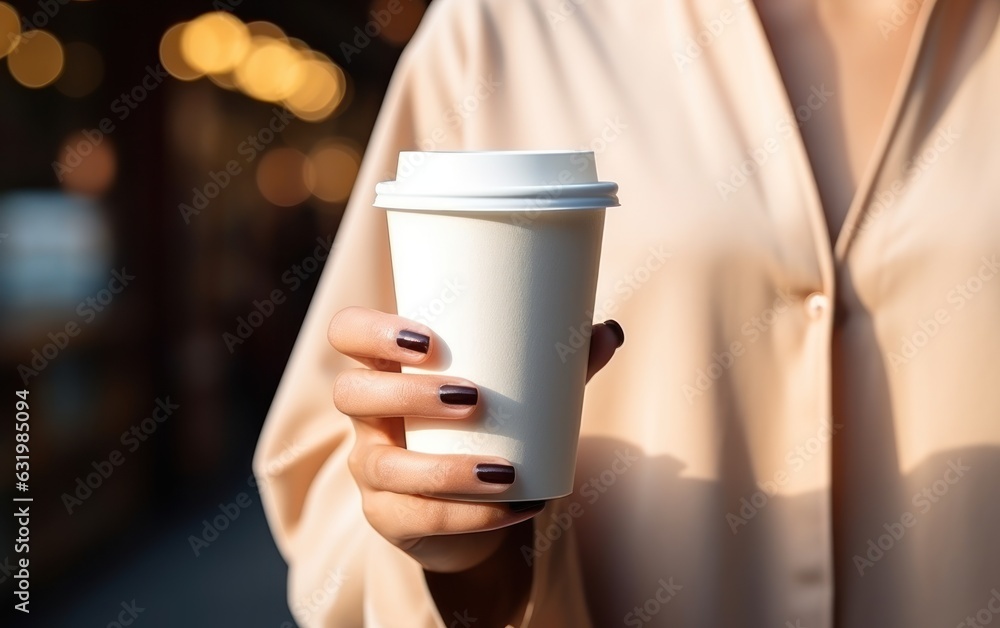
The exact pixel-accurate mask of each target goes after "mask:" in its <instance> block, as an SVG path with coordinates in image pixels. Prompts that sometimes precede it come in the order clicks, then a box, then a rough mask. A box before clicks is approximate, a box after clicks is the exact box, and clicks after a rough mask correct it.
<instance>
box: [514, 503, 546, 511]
mask: <svg viewBox="0 0 1000 628" xmlns="http://www.w3.org/2000/svg"><path fill="white" fill-rule="evenodd" d="M544 507H545V501H544V500H542V501H534V502H510V510H511V512H528V511H529V510H541V509H542V508H544Z"/></svg>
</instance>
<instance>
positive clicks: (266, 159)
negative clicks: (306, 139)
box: [257, 148, 309, 207]
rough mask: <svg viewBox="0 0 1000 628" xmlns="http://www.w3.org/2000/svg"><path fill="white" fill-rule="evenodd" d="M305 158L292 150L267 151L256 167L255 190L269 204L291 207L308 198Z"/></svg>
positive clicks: (277, 149)
mask: <svg viewBox="0 0 1000 628" xmlns="http://www.w3.org/2000/svg"><path fill="white" fill-rule="evenodd" d="M305 164H306V156H305V155H303V154H302V153H301V152H299V151H297V150H295V149H294V148H276V149H274V150H272V151H268V152H267V153H266V154H265V155H264V156H263V157H261V159H260V163H259V164H258V165H257V188H258V189H259V190H260V193H261V194H262V195H263V196H264V198H265V199H267V200H268V201H269V202H270V203H273V204H275V205H278V206H280V207H292V206H293V205H298V204H299V203H301V202H302V201H304V200H306V199H307V198H309V188H307V187H306V182H305V177H304V172H305Z"/></svg>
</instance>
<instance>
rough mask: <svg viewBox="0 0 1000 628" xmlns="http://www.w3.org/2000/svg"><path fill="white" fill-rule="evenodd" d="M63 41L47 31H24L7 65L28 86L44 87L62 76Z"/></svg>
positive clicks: (18, 80) (14, 75)
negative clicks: (60, 41)
mask: <svg viewBox="0 0 1000 628" xmlns="http://www.w3.org/2000/svg"><path fill="white" fill-rule="evenodd" d="M64 59H65V56H64V54H63V48H62V44H60V43H59V40H58V39H56V38H55V35H53V34H52V33H49V32H48V31H41V30H33V31H25V32H24V33H23V34H22V35H21V39H20V41H19V42H18V44H17V47H16V48H14V50H13V52H11V53H10V56H9V57H7V67H8V68H10V73H11V75H13V77H14V79H15V80H16V81H17V82H18V83H20V84H21V85H24V86H25V87H36V88H37V87H45V86H46V85H48V84H50V83H52V82H53V81H55V80H56V79H57V78H59V74H60V72H62V69H63V61H64Z"/></svg>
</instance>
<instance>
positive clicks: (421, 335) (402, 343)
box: [327, 306, 438, 364]
mask: <svg viewBox="0 0 1000 628" xmlns="http://www.w3.org/2000/svg"><path fill="white" fill-rule="evenodd" d="M327 339H328V340H329V341H330V344H331V345H333V348H334V349H336V350H337V351H339V352H341V353H343V354H344V355H348V356H351V357H352V358H356V359H359V360H361V361H362V362H367V361H368V360H385V361H389V362H398V363H400V364H422V363H424V362H427V361H429V360H432V359H433V358H434V356H435V354H436V352H435V349H436V345H437V344H438V343H437V342H435V339H436V338H435V335H434V332H433V331H431V329H430V328H429V327H427V326H426V325H423V324H421V323H418V322H416V321H411V320H409V319H406V318H403V317H402V316H396V315H395V314H387V313H386V312H379V311H378V310H372V309H369V308H364V307H357V306H352V307H347V308H344V309H342V310H340V311H339V312H337V313H336V314H335V315H334V317H333V320H331V321H330V327H329V329H328V330H327Z"/></svg>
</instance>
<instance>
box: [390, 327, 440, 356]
mask: <svg viewBox="0 0 1000 628" xmlns="http://www.w3.org/2000/svg"><path fill="white" fill-rule="evenodd" d="M396 344H397V345H399V346H400V347H402V348H404V349H409V350H410V351H416V352H417V353H427V350H428V349H430V347H431V339H430V337H428V336H425V335H423V334H418V333H417V332H415V331H407V330H405V329H404V330H402V331H400V332H399V334H398V335H397V336H396Z"/></svg>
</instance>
